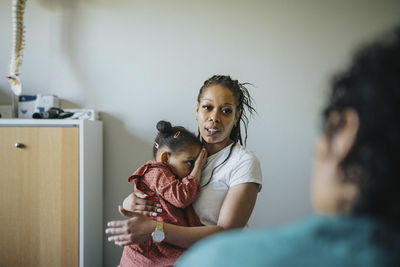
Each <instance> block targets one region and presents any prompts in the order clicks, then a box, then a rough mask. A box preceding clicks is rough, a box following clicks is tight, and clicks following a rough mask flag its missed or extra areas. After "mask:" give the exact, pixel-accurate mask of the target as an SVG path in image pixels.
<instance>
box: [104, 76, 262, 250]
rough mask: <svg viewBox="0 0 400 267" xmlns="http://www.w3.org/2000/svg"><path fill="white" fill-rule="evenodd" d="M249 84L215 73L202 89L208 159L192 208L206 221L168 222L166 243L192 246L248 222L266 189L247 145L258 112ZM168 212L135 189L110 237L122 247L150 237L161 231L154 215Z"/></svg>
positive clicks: (199, 109)
mask: <svg viewBox="0 0 400 267" xmlns="http://www.w3.org/2000/svg"><path fill="white" fill-rule="evenodd" d="M245 85H246V84H242V83H239V82H238V81H237V80H234V79H232V78H231V77H230V76H224V75H214V76H212V77H211V78H210V79H208V80H206V81H205V82H204V84H203V86H202V87H201V88H200V91H199V94H198V98H197V106H196V119H197V121H198V127H199V138H200V140H201V141H202V143H203V145H204V147H205V148H206V150H207V153H208V158H207V162H206V165H205V167H204V168H203V170H202V173H201V179H200V185H201V192H200V194H199V196H198V198H197V199H196V200H195V201H194V202H193V207H194V210H195V211H196V213H197V215H198V216H199V219H200V221H201V223H202V224H203V225H204V226H197V227H187V226H178V225H174V224H169V223H164V224H163V225H162V229H161V231H162V232H164V233H163V239H162V240H161V241H162V242H166V243H168V244H170V245H175V246H178V247H181V248H188V247H190V246H191V245H192V244H194V243H195V242H197V241H198V240H200V239H202V238H204V237H206V236H209V235H212V234H215V233H218V232H222V231H226V230H231V229H237V228H243V227H245V226H246V224H247V222H248V220H249V218H250V215H251V213H252V210H253V208H254V205H255V202H256V198H257V194H258V192H259V191H260V189H261V183H262V176H261V167H260V163H259V161H258V159H257V157H256V156H255V155H254V154H253V153H252V152H251V151H249V150H248V149H246V148H245V147H244V146H243V144H245V143H246V139H247V126H248V122H249V121H248V115H252V114H253V113H254V112H255V109H254V107H253V103H252V99H251V97H250V94H249V92H248V90H247V89H246V87H245ZM247 113H249V114H247ZM241 126H243V127H244V134H245V136H244V138H242V132H241ZM243 141H244V143H243ZM163 212H164V211H163V210H162V209H160V207H159V206H158V203H154V202H151V201H150V200H147V199H146V198H143V197H139V196H138V194H134V193H132V194H130V195H129V196H128V197H127V198H126V199H125V200H124V203H123V209H122V210H121V213H122V214H123V215H126V216H128V217H130V218H129V219H127V220H120V221H112V222H109V223H108V224H107V226H108V228H107V229H106V233H107V234H109V235H110V237H109V238H108V240H109V241H111V242H114V243H115V244H117V245H119V246H125V245H130V244H134V243H141V242H143V241H146V240H149V239H150V238H152V233H153V235H154V233H158V232H159V231H160V227H158V228H157V229H156V222H155V221H154V220H153V219H152V218H151V217H153V218H154V217H155V218H157V216H158V215H161V214H162V213H163ZM146 215H147V216H146ZM153 239H154V238H153Z"/></svg>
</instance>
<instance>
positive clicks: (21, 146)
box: [14, 143, 25, 148]
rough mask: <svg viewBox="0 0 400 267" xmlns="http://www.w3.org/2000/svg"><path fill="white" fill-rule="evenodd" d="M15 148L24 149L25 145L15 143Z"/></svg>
mask: <svg viewBox="0 0 400 267" xmlns="http://www.w3.org/2000/svg"><path fill="white" fill-rule="evenodd" d="M14 146H15V147H16V148H25V145H24V144H22V143H15V145H14Z"/></svg>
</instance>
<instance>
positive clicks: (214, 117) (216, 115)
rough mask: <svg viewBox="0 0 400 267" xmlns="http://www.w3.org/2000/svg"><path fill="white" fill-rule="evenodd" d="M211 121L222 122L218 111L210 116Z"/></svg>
mask: <svg viewBox="0 0 400 267" xmlns="http://www.w3.org/2000/svg"><path fill="white" fill-rule="evenodd" d="M210 120H212V121H214V122H220V119H219V114H218V111H215V112H213V113H211V114H210Z"/></svg>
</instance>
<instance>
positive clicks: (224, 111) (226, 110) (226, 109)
mask: <svg viewBox="0 0 400 267" xmlns="http://www.w3.org/2000/svg"><path fill="white" fill-rule="evenodd" d="M222 113H224V114H232V109H230V108H224V109H223V110H222Z"/></svg>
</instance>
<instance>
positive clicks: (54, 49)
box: [0, 0, 400, 266]
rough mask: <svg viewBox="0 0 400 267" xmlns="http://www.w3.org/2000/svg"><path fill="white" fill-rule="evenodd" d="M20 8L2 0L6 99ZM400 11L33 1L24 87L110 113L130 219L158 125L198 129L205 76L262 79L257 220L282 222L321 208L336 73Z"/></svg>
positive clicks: (296, 4)
mask: <svg viewBox="0 0 400 267" xmlns="http://www.w3.org/2000/svg"><path fill="white" fill-rule="evenodd" d="M10 10H11V0H9V1H6V0H1V1H0V20H1V23H0V36H1V42H0V77H1V79H0V104H10V103H11V102H10V101H11V100H10V99H11V97H10V93H9V91H10V90H9V86H8V82H7V80H6V79H5V76H6V74H7V70H8V65H7V64H8V62H9V56H10V51H11V22H10V21H11V18H10V14H11V12H10ZM399 14H400V2H399V1H397V0H393V1H390V0H384V1H382V0H374V1H361V0H357V1H355V0H350V1H349V0H340V1H339V0H335V1H319V0H315V1H313V0H303V1H294V0H293V1H279V0H276V1H230V0H226V1H176V0H175V1H172V0H170V1H164V0H155V1H137V0H115V1H109V0H29V1H28V2H27V9H26V24H27V37H26V38H27V41H26V49H25V53H24V54H25V56H24V63H23V66H22V68H21V72H22V76H21V79H22V81H23V93H24V94H36V93H51V94H56V95H58V96H59V97H60V98H61V99H63V100H64V101H63V106H64V107H85V108H95V109H96V110H98V111H100V112H101V115H102V119H103V121H104V142H105V146H104V147H105V151H104V152H105V153H104V155H105V156H104V162H105V165H104V173H105V176H104V188H105V191H104V221H105V222H106V221H108V220H111V219H118V218H120V216H119V215H118V212H117V205H118V204H119V203H121V201H122V199H123V197H124V196H126V195H127V194H128V193H129V192H130V191H131V190H132V188H131V187H130V186H129V185H128V184H127V177H128V176H129V174H130V173H131V172H133V171H134V170H135V169H136V168H137V167H138V166H139V165H141V164H142V163H143V162H145V161H147V160H148V159H149V158H150V155H151V146H152V141H153V137H154V135H155V133H156V132H155V124H156V122H157V121H158V120H160V119H168V120H170V121H172V122H173V123H174V124H182V125H184V126H187V127H188V128H190V129H192V130H193V131H195V130H196V121H195V115H194V109H195V105H196V97H197V92H198V89H199V87H200V86H201V85H202V83H203V81H204V80H205V79H207V78H208V77H210V76H211V75H213V74H230V75H231V76H232V77H234V78H237V79H239V80H240V81H242V82H251V83H253V84H254V85H255V87H250V88H249V89H250V91H251V93H252V95H253V96H254V98H255V100H256V103H257V110H258V116H257V117H255V118H254V119H253V120H252V121H251V125H250V129H249V140H248V147H249V148H250V149H252V150H253V151H254V152H255V153H256V154H257V155H258V156H259V158H260V161H261V163H262V168H263V174H264V186H263V190H262V192H261V193H260V194H259V198H258V201H257V205H256V208H255V211H254V213H253V216H252V218H251V221H250V225H251V226H253V227H261V226H267V225H273V224H277V223H282V222H287V221H289V220H293V219H298V218H300V217H302V216H305V215H309V214H311V213H312V208H311V204H310V200H309V178H310V174H311V157H312V154H313V144H314V142H315V139H316V136H317V133H318V130H319V128H318V127H319V116H318V112H319V111H320V107H321V104H322V102H323V99H324V92H325V90H326V88H327V85H328V80H329V77H331V74H333V73H334V72H335V71H337V70H339V69H341V68H342V67H343V66H344V65H345V64H346V63H347V62H348V58H349V55H350V54H351V52H352V51H353V50H354V48H355V46H356V45H357V44H359V43H360V42H361V41H363V40H366V39H370V37H372V36H375V35H376V34H377V33H379V32H381V31H382V30H385V29H388V27H390V26H393V25H394V24H396V23H398V22H399V21H400V19H399ZM93 208H96V207H93ZM104 249H105V253H104V259H105V266H115V265H116V264H117V263H118V260H119V257H120V255H121V249H120V248H118V247H115V246H113V245H112V244H108V243H107V242H105V245H104Z"/></svg>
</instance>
